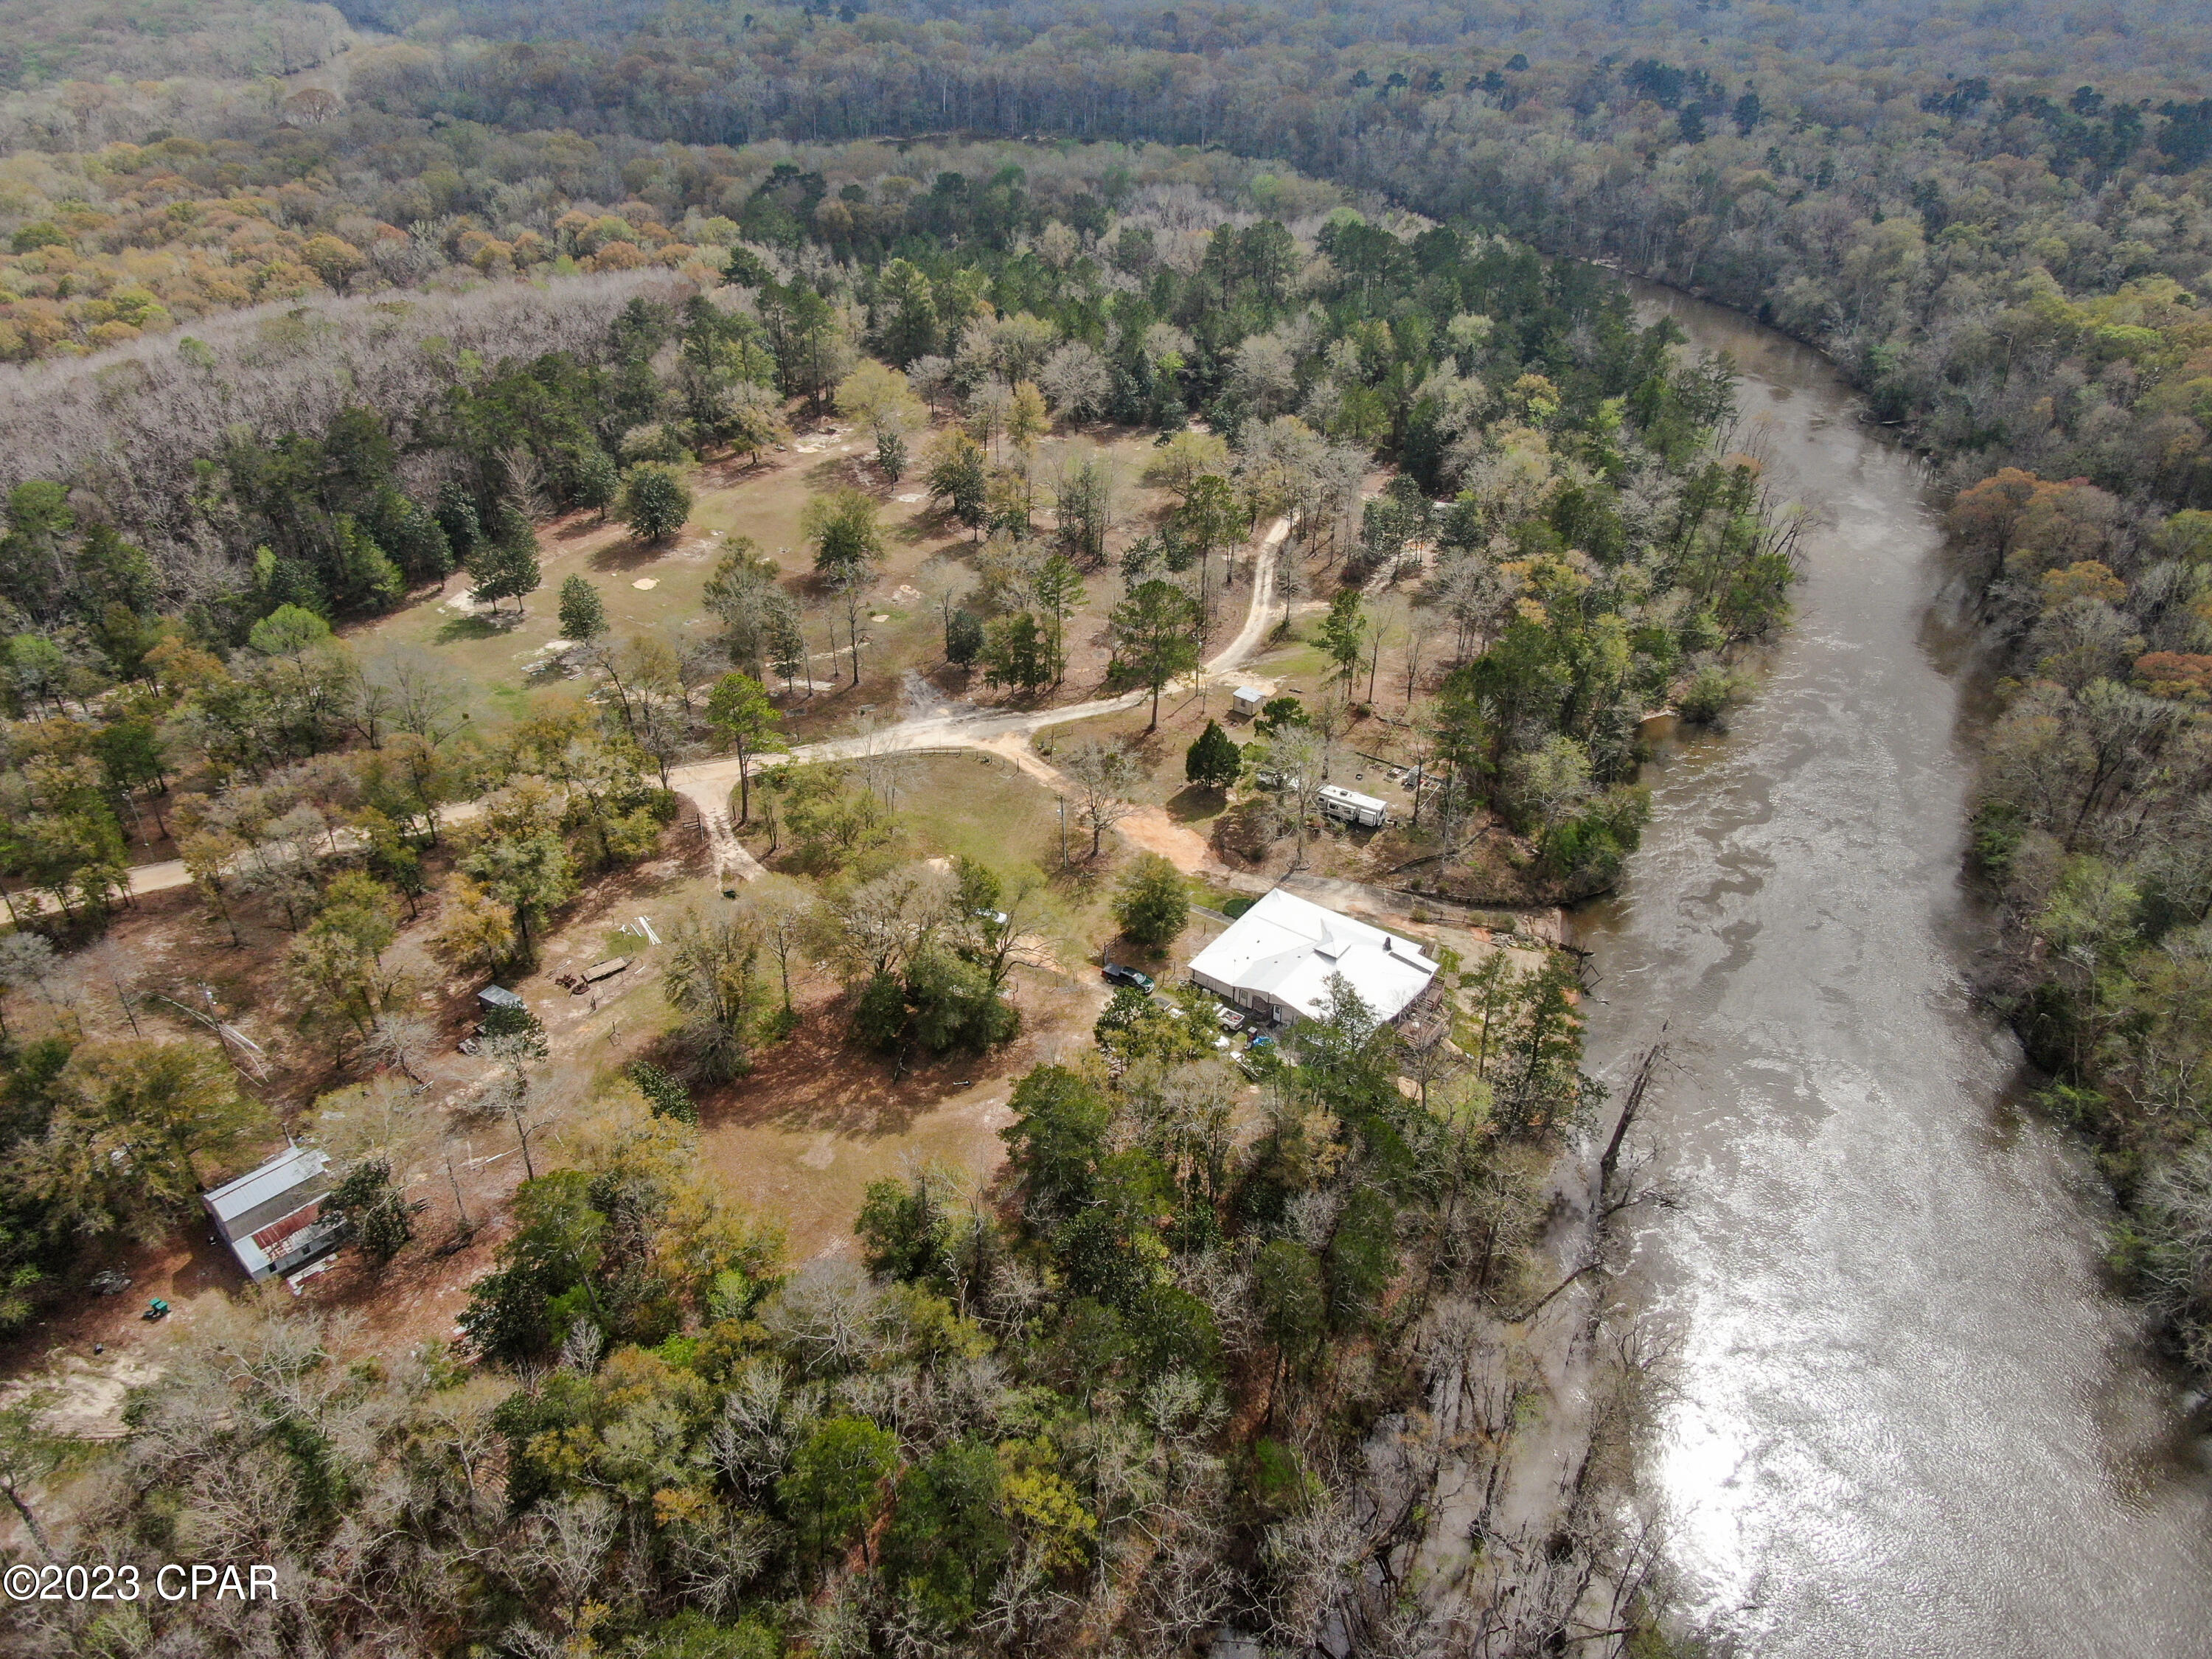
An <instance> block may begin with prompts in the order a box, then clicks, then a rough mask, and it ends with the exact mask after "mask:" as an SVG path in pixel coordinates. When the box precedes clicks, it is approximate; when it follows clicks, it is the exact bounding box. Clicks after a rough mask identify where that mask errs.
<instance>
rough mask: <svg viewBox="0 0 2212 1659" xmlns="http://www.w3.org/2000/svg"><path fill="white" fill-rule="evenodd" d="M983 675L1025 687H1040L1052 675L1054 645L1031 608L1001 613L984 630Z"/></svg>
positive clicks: (996, 681) (986, 679)
mask: <svg viewBox="0 0 2212 1659" xmlns="http://www.w3.org/2000/svg"><path fill="white" fill-rule="evenodd" d="M983 678H984V682H985V683H986V684H989V685H994V686H998V685H1010V686H1012V687H1014V688H1015V689H1016V690H1021V691H1036V690H1041V689H1042V687H1043V686H1044V685H1045V684H1047V683H1048V681H1049V680H1050V679H1051V678H1052V650H1051V646H1050V644H1049V641H1048V639H1047V636H1046V635H1045V631H1044V629H1042V628H1040V627H1039V626H1038V625H1037V619H1036V617H1033V616H1031V615H1030V613H1029V612H1028V611H1016V612H1014V614H1013V615H1012V616H1011V617H1000V618H999V619H998V620H997V621H995V622H994V623H992V624H991V625H990V627H989V628H988V629H986V630H985V631H984V637H983Z"/></svg>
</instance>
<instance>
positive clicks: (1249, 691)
mask: <svg viewBox="0 0 2212 1659" xmlns="http://www.w3.org/2000/svg"><path fill="white" fill-rule="evenodd" d="M1266 705H1267V693H1266V692H1265V691H1263V690H1261V689H1260V688H1259V687H1258V686H1256V685H1240V686H1238V687H1237V689H1236V690H1234V691H1232V692H1231V693H1230V694H1229V712H1230V713H1231V714H1240V715H1242V716H1243V718H1244V719H1246V720H1257V719H1258V718H1259V716H1260V710H1261V708H1264V707H1265V706H1266Z"/></svg>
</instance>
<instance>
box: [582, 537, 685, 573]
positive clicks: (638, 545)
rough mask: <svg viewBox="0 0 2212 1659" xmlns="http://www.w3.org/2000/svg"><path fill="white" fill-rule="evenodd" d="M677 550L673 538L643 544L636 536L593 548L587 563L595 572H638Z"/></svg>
mask: <svg viewBox="0 0 2212 1659" xmlns="http://www.w3.org/2000/svg"><path fill="white" fill-rule="evenodd" d="M675 550H676V538H674V537H673V536H671V537H670V538H668V539H667V540H666V541H661V542H641V541H640V540H638V538H636V537H635V536H623V537H620V538H617V539H616V540H614V541H611V542H609V543H608V544H606V545H605V547H595V548H593V549H592V553H591V556H590V558H589V560H588V561H587V562H588V563H589V564H590V565H591V567H592V569H594V570H636V569H639V568H642V567H643V566H646V565H648V564H653V563H657V562H659V561H660V560H662V559H665V558H666V557H667V556H669V555H670V554H671V553H673V552H674V551H675Z"/></svg>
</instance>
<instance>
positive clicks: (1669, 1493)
mask: <svg viewBox="0 0 2212 1659" xmlns="http://www.w3.org/2000/svg"><path fill="white" fill-rule="evenodd" d="M1639 297H1640V298H1641V299H1642V300H1643V301H1644V302H1645V303H1646V304H1647V305H1648V306H1650V307H1652V308H1654V309H1665V310H1667V311H1669V312H1671V313H1673V314H1674V316H1675V317H1676V318H1677V319H1678V320H1679V321H1680V323H1681V325H1683V327H1684V328H1685V329H1686V331H1688V333H1689V334H1690V336H1691V337H1692V341H1693V342H1694V343H1697V344H1699V345H1700V346H1707V347H1711V348H1715V349H1726V350H1728V351H1729V352H1730V353H1732V354H1733V355H1734V356H1735V359H1736V361H1737V362H1738V364H1739V365H1740V367H1741V368H1742V370H1743V373H1744V379H1743V383H1742V386H1741V396H1740V404H1741V410H1742V413H1743V416H1744V418H1745V423H1746V440H1745V441H1746V442H1747V446H1748V447H1753V449H1754V450H1755V451H1756V452H1757V453H1760V454H1761V455H1762V456H1763V457H1764V458H1765V460H1766V462H1767V464H1768V465H1769V468H1770V473H1769V476H1770V477H1772V478H1774V479H1775V481H1776V483H1777V484H1778V489H1779V491H1780V493H1781V494H1782V495H1784V497H1786V498H1790V499H1795V500H1798V501H1803V502H1804V503H1806V504H1807V506H1808V507H1809V508H1810V509H1811V510H1812V512H1813V513H1814V525H1813V527H1812V530H1811V533H1809V534H1808V537H1807V538H1806V542H1805V548H1806V553H1807V580H1805V581H1804V582H1803V583H1802V585H1801V586H1800V587H1799V589H1798V591H1797V595H1796V599H1797V605H1798V620H1797V624H1796V629H1795V631H1794V633H1792V635H1790V638H1789V640H1788V641H1787V642H1786V643H1785V644H1784V646H1783V647H1781V648H1780V651H1779V653H1778V659H1777V660H1776V662H1775V664H1774V667H1773V671H1772V674H1771V678H1770V679H1769V680H1768V681H1767V682H1766V683H1765V687H1764V689H1763V690H1762V691H1761V692H1760V694H1759V697H1758V699H1757V700H1756V702H1754V703H1753V705H1752V706H1751V707H1749V708H1747V709H1745V710H1742V711H1741V712H1740V713H1739V714H1738V715H1737V717H1736V718H1735V720H1734V721H1733V723H1732V729H1731V730H1730V732H1729V733H1728V734H1726V735H1725V736H1722V737H1702V738H1697V739H1694V740H1692V741H1688V742H1686V743H1683V744H1680V745H1679V746H1673V747H1670V748H1669V749H1668V750H1667V751H1666V752H1664V753H1662V755H1661V756H1660V757H1659V758H1658V759H1657V761H1656V763H1655V764H1654V766H1653V767H1652V769H1650V774H1649V778H1650V782H1651V783H1652V785H1653V787H1654V792H1655V793H1654V801H1653V806H1654V811H1653V820H1652V824H1651V827H1650V832H1649V834H1648V836H1647V837H1646V840H1645V842H1644V848H1643V850H1642V851H1641V852H1639V853H1638V854H1637V856H1636V858H1635V860H1633V862H1632V865H1631V867H1630V870H1629V872H1628V874H1627V877H1626V880H1625V882H1624V884H1623V885H1622V887H1621V890H1620V893H1619V895H1618V896H1616V897H1614V898H1613V899H1612V900H1610V901H1608V902H1605V903H1603V904H1601V905H1600V906H1598V907H1596V908H1593V909H1591V910H1589V911H1586V912H1585V913H1584V914H1583V915H1582V917H1581V918H1580V927H1579V931H1580V934H1581V937H1582V939H1583V943H1584V944H1585V945H1588V946H1589V947H1590V948H1591V949H1592V950H1593V951H1595V960H1594V963H1593V966H1594V967H1595V969H1596V970H1597V973H1598V975H1599V982H1598V984H1597V987H1596V995H1597V996H1598V997H1600V998H1602V999H1603V1001H1602V1002H1601V1003H1599V1004H1597V1005H1596V1006H1595V1007H1594V1009H1593V1012H1594V1015H1595V1018H1594V1020H1593V1029H1592V1034H1591V1035H1592V1041H1593V1050H1594V1054H1593V1057H1594V1060H1595V1062H1596V1063H1597V1065H1598V1066H1599V1067H1600V1068H1601V1070H1602V1071H1603V1072H1604V1073H1605V1074H1606V1075H1607V1078H1608V1079H1609V1080H1612V1081H1614V1082H1619V1081H1620V1079H1622V1078H1624V1077H1625V1076H1626V1072H1627V1070H1628V1069H1629V1066H1630V1065H1631V1063H1632V1059H1633V1056H1634V1055H1635V1054H1637V1053H1638V1052H1639V1051H1640V1050H1641V1049H1642V1048H1644V1046H1645V1045H1647V1044H1648V1043H1650V1042H1651V1041H1652V1040H1654V1038H1655V1037H1656V1036H1657V1035H1658V1033H1659V1030H1660V1028H1661V1026H1662V1024H1664V1025H1665V1026H1666V1027H1667V1033H1666V1040H1667V1042H1668V1046H1669V1050H1670V1054H1671V1060H1672V1064H1671V1065H1670V1066H1669V1067H1668V1070H1667V1071H1666V1073H1664V1075H1663V1076H1662V1079H1661V1080H1660V1082H1659V1083H1658V1085H1656V1087H1655V1089H1654V1091H1653V1094H1652V1098H1651V1103H1650V1106H1649V1108H1648V1109H1647V1122H1648V1125H1649V1127H1650V1136H1651V1139H1653V1140H1654V1141H1655V1142H1656V1145H1657V1146H1658V1147H1659V1152H1658V1154H1657V1156H1658V1158H1659V1160H1660V1163H1659V1166H1658V1168H1659V1175H1660V1178H1661V1179H1662V1181H1663V1182H1664V1183H1665V1184H1666V1186H1667V1187H1668V1188H1669V1189H1671V1190H1672V1191H1673V1193H1674V1194H1675V1195H1676V1196H1677V1197H1678V1199H1679V1200H1680V1206H1679V1207H1678V1208H1676V1209H1674V1210H1673V1211H1670V1212H1658V1213H1656V1215H1655V1216H1654V1218H1652V1219H1650V1220H1649V1221H1648V1222H1647V1223H1646V1224H1645V1225H1644V1229H1643V1231H1641V1232H1640V1234H1639V1235H1638V1241H1637V1261H1638V1269H1639V1273H1640V1276H1641V1278H1642V1279H1643V1281H1644V1297H1645V1299H1646V1301H1647V1302H1648V1304H1650V1305H1651V1306H1653V1307H1654V1308H1656V1310H1658V1311H1659V1312H1660V1314H1661V1315H1662V1316H1664V1317H1666V1318H1667V1319H1668V1320H1669V1321H1670V1322H1672V1323H1673V1324H1674V1326H1675V1327H1676V1328H1677V1329H1678V1330H1679V1333H1680V1340H1681V1343H1682V1359H1681V1364H1680V1369H1679V1376H1678V1381H1679V1386H1680V1397H1679V1400H1677V1401H1675V1402H1674V1403H1673V1404H1671V1405H1670V1406H1669V1407H1668V1410H1667V1412H1666V1414H1665V1417H1664V1419H1663V1422H1662V1426H1661V1429H1660V1431H1658V1433H1657V1434H1656V1437H1655V1441H1654V1443H1653V1444H1652V1446H1651V1448H1650V1474H1651V1479H1652V1483H1653V1485H1654V1486H1655V1487H1656V1490H1657V1491H1658V1492H1659V1493H1661V1494H1662V1496H1663V1498H1664V1499H1665V1500H1666V1502H1667V1504H1668V1507H1669V1509H1670V1510H1671V1513H1672V1516H1673V1535H1674V1545H1673V1554H1674V1565H1675V1566H1676V1568H1677V1569H1678V1571H1679V1574H1680V1579H1681V1582H1682V1588H1683V1590H1684V1595H1685V1601H1686V1605H1687V1607H1688V1608H1689V1609H1690V1610H1691V1611H1692V1613H1695V1614H1696V1615H1697V1616H1698V1618H1699V1620H1700V1621H1701V1622H1702V1623H1704V1624H1705V1626H1706V1627H1707V1628H1708V1629H1709V1630H1710V1631H1711V1633H1712V1634H1713V1635H1714V1636H1715V1637H1716V1638H1718V1639H1717V1647H1718V1649H1719V1650H1722V1651H1724V1652H1730V1653H1740V1654H1743V1655H1757V1656H1762V1659H1763V1656H1815V1655H1817V1656H1822V1659H1834V1656H1854V1659H1855V1656H1869V1659H1873V1656H1881V1659H1894V1656H1904V1655H1914V1656H1917V1655H1929V1656H1946V1659H1948V1656H1961V1659H1972V1656H1984V1655H1986V1656H1991V1659H1996V1656H2004V1659H2029V1656H2051V1659H2073V1656H2091V1655H2095V1656H2103V1655H2111V1656H2114V1659H2119V1656H2127V1659H2168V1656H2171V1659H2203V1656H2207V1655H2212V1466H2209V1465H2208V1460H2207V1457H2206V1453H2205V1448H2204V1446H2203V1443H2201V1442H2198V1441H2194V1440H2192V1439H2191V1437H2190V1433H2189V1431H2188V1427H2187V1424H2186V1422H2185V1414H2184V1401H2183V1399H2182V1397H2181V1395H2179V1391H2178V1384H2177V1383H2176V1380H2175V1379H2174V1378H2173V1377H2172V1376H2169V1375H2167V1374H2166V1373H2165V1372H2163V1371H2161V1370H2160V1369H2159V1368H2158V1367H2157V1366H2156V1365H2155V1364H2154V1362H2153V1361H2152V1360H2151V1359H2150V1358H2149V1357H2148V1354H2147V1353H2146V1351H2145V1349H2144V1346H2143V1344H2142V1339H2141V1331H2140V1327H2139V1324H2138V1322H2137V1320H2136V1317H2135V1316H2134V1315H2133V1314H2132V1312H2131V1311H2130V1309H2129V1307H2128V1305H2127V1304H2125V1303H2124V1301H2123V1300H2121V1299H2120V1298H2119V1297H2117V1296H2116V1295H2115V1294H2114V1292H2113V1291H2112V1287H2111V1285H2109V1284H2108V1283H2107V1282H2106V1278H2105V1276H2104V1274H2103V1272H2102V1269H2101V1267H2100V1249H2101V1243H2102V1230H2103V1227H2104V1225H2105V1224H2106V1213H2107V1212H2106V1207H2105V1205H2104V1202H2103V1200H2102V1196H2101V1194H2100V1190H2099V1188H2098V1185H2097V1182H2096V1181H2095V1179H2094V1177H2093V1175H2092V1174H2091V1172H2090V1171H2089V1170H2087V1167H2086V1165H2085V1164H2084V1162H2083V1160H2082V1159H2081V1157H2080V1156H2079V1153H2078V1150H2077V1149H2076V1148H2075V1147H2073V1146H2070V1145H2069V1143H2068V1141H2067V1140H2066V1139H2065V1137H2064V1136H2063V1135H2062V1134H2060V1133H2057V1132H2056V1131H2054V1130H2053V1129H2052V1128H2051V1127H2049V1126H2048V1125H2046V1124H2045V1123H2044V1122H2043V1121H2039V1119H2038V1118H2037V1117H2036V1116H2035V1115H2034V1114H2033V1112H2032V1111H2031V1110H2030V1109H2027V1107H2026V1105H2025V1103H2024V1100H2023V1095H2022V1091H2023V1085H2024V1079H2023V1077H2022V1075H2021V1062H2020V1058H2019V1054H2018V1051H2017V1048H2015V1044H2014V1043H2013V1042H2012V1040H2011V1038H2010V1036H2009V1035H2008V1033H2007V1032H2006V1031H2005V1030H2003V1029H2002V1026H2001V1025H2000V1024H1999V1023H1998V1022H1997V1021H1996V1020H1995V1019H1994V1018H1991V1017H1990V1014H1989V1013H1988V1012H1987V1011H1986V1010H1985V1009H1984V1008H1982V1007H1980V1006H1977V1004H1976V1002H1975V1001H1974V1000H1973V998H1972V994H1971V993H1970V988H1969V985H1968V975H1969V973H1970V971H1971V969H1972V959H1973V956H1974V953H1975V951H1977V949H1978V948H1979V947H1980V946H1981V945H1983V944H1984V941H1985V940H1986V938H1987V930H1986V922H1985V919H1984V916H1983V915H1981V914H1979V912H1978V908H1977V907H1976V905H1975V903H1974V902H1973V899H1972V895H1971V893H1970V892H1969V891H1968V890H1967V889H1966V885H1965V884H1964V883H1963V882H1962V879H1961V876H1960V844H1961V840H1962V835H1963V829H1962V817H1963V803H1964V801H1965V799H1966V793H1967V789H1968V787H1969V782H1970V772H1971V768H1972V754H1973V750H1974V747H1975V744H1976V740H1977V732H1978V724H1977V720H1976V718H1975V715H1974V712H1973V709H1972V706H1971V702H1972V681H1973V675H1972V665H1971V643H1972V642H1971V640H1970V638H1969V636H1968V635H1967V632H1966V629H1964V628H1962V627H1960V626H1959V625H1958V623H1957V619H1956V617H1955V615H1954V612H1953V611H1952V610H1951V608H1950V606H1949V605H1948V602H1947V596H1946V594H1945V592H1944V585H1945V584H1944V573H1943V568H1942V558H1941V549H1940V547H1939V545H1938V538H1937V534H1936V526H1935V522H1934V520H1933V517H1932V515H1931V513H1930V511H1929V506H1928V504H1927V501H1926V498H1925V496H1924V495H1923V475H1922V472H1921V470H1920V468H1919V466H1918V465H1917V463H1916V462H1915V461H1914V460H1913V459H1911V457H1910V456H1907V455H1905V454H1904V453H1900V452H1899V451H1898V450H1896V449H1895V448H1893V447H1891V446H1890V445H1889V444H1887V442H1885V441H1884V440H1883V439H1882V437H1881V434H1880V433H1879V431H1878V430H1877V429H1875V428H1869V427H1868V426H1866V425H1863V424H1862V423H1861V422H1859V421H1858V420H1857V418H1856V416H1855V407H1854V401H1853V399H1852V397H1851V395H1850V392H1849V390H1848V389H1847V388H1846V387H1845V386H1843V385H1842V383H1841V382H1840V381H1839V380H1838V378H1837V376H1836V375H1835V374H1834V372H1833V371H1832V369H1831V368H1829V367H1828V365H1827V364H1826V362H1824V361H1823V360H1822V359H1821V358H1820V357H1819V356H1817V355H1816V354H1814V353H1813V352H1810V351H1808V350H1806V349H1802V348H1801V347H1798V346H1796V345H1795V344H1793V343H1790V342H1789V341H1787V340H1785V339H1784V338H1782V337H1779V336H1778V335H1775V334H1772V333H1771V332H1769V331H1765V330H1764V329H1761V328H1759V327H1758V326H1756V325H1753V324H1752V323H1750V322H1748V321H1747V320H1746V319H1742V318H1741V317H1739V316H1736V315H1735V314H1734V313H1728V312H1724V311H1721V310H1717V309H1716V308H1713V307H1706V306H1703V305H1699V304H1698V303H1696V302H1695V301H1689V300H1686V299H1684V298H1681V297H1680V296H1679V295H1670V294H1668V293H1667V292H1665V291H1663V290H1659V289H1642V290H1640V293H1639Z"/></svg>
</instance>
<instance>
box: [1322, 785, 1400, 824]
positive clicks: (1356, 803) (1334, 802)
mask: <svg viewBox="0 0 2212 1659" xmlns="http://www.w3.org/2000/svg"><path fill="white" fill-rule="evenodd" d="M1321 810H1322V817H1331V818H1334V819H1336V820H1337V821H1338V822H1340V823H1356V824H1358V825H1361V826H1362V827H1363V828H1365V829H1381V828H1382V827H1383V825H1384V824H1386V823H1389V821H1390V807H1389V803H1388V802H1387V801H1380V800H1377V799H1375V797H1374V796H1372V795H1363V794H1361V793H1358V791H1357V790H1353V789H1346V788H1345V787H1343V786H1342V785H1340V784H1334V783H1325V784H1323V785H1322V787H1321Z"/></svg>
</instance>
